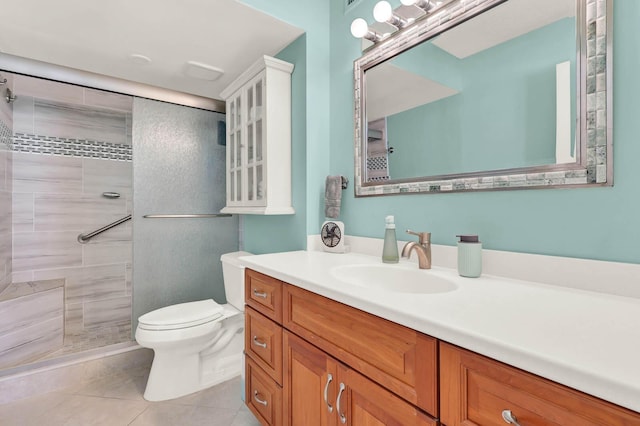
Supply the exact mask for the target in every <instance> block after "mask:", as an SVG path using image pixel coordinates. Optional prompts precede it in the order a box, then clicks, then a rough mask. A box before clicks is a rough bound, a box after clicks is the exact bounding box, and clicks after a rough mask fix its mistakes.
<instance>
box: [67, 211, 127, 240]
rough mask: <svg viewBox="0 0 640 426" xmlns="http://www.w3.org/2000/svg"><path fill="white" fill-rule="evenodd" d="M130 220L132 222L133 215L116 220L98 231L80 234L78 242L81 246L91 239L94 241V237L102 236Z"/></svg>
mask: <svg viewBox="0 0 640 426" xmlns="http://www.w3.org/2000/svg"><path fill="white" fill-rule="evenodd" d="M128 220H131V215H127V216H125V217H123V218H120V219H118V220H116V221H115V222H111V223H110V224H108V225H105V226H103V227H102V228H100V229H96V230H95V231H93V232H89V233H88V234H80V235H78V242H79V243H80V244H85V243H86V242H87V241H89V240H90V239H92V238H93V237H95V236H96V235H99V234H102V233H103V232H104V231H108V230H109V229H111V228H113V227H115V226H118V225H120V224H121V223H124V222H126V221H128Z"/></svg>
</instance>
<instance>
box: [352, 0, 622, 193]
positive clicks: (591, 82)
mask: <svg viewBox="0 0 640 426" xmlns="http://www.w3.org/2000/svg"><path fill="white" fill-rule="evenodd" d="M583 1H584V3H583V4H582V5H581V6H583V8H584V13H583V14H582V15H581V14H578V16H579V17H580V16H582V17H583V18H584V21H583V22H582V23H579V25H580V26H583V28H582V29H581V30H580V31H582V33H583V37H584V39H585V40H586V43H585V46H584V47H583V49H584V53H585V56H586V63H585V64H584V66H585V68H586V69H585V74H586V117H587V118H586V121H587V122H586V125H585V128H586V134H585V135H583V136H582V137H583V138H585V139H586V143H585V145H586V146H585V145H583V146H584V152H583V155H584V158H583V161H582V166H583V167H582V168H577V169H576V168H575V167H574V168H568V167H567V169H560V170H558V169H557V168H556V169H554V170H551V171H546V170H539V171H536V172H533V173H526V174H511V175H510V174H505V175H496V176H491V177H473V178H465V177H460V178H452V179H442V180H433V181H428V180H425V181H420V182H408V183H393V182H391V183H385V184H378V185H376V184H372V183H370V184H368V185H367V186H364V185H363V181H362V178H363V173H365V170H363V166H362V164H361V163H360V160H359V159H360V158H362V155H364V153H363V152H362V142H361V137H362V131H361V123H360V121H361V120H360V118H361V116H362V113H363V111H361V105H362V101H363V97H362V96H363V94H362V93H360V90H358V88H359V87H360V79H361V78H362V75H363V72H362V69H363V68H365V67H366V66H367V65H368V64H371V63H376V62H377V61H379V60H380V59H381V58H383V57H387V56H388V55H389V54H391V53H393V52H398V51H400V50H402V49H404V48H405V47H406V46H409V45H411V44H413V43H415V41H416V40H418V39H421V40H424V39H426V38H429V37H430V34H433V33H434V31H436V30H437V28H438V27H439V26H441V25H447V24H449V23H450V21H452V20H454V19H457V18H459V17H461V16H464V15H468V16H473V15H475V14H476V13H481V12H482V11H483V10H484V9H486V8H488V7H491V6H492V5H493V4H495V3H496V0H460V1H458V2H453V3H452V4H451V5H450V6H448V7H445V8H444V9H443V10H442V11H440V12H436V13H434V14H433V15H431V16H429V17H427V18H426V19H424V20H423V21H421V22H419V23H417V24H416V28H414V30H413V31H404V32H402V33H399V34H398V35H397V36H395V37H394V38H393V39H390V40H389V41H388V42H385V43H384V44H381V45H380V46H378V47H374V48H372V49H371V50H369V51H367V52H365V53H364V54H363V55H362V57H361V58H360V59H357V60H356V61H355V62H354V83H355V87H356V90H355V91H354V101H355V102H354V104H355V108H354V118H355V139H354V142H355V172H354V175H355V181H356V182H355V186H356V188H355V190H356V196H359V197H362V196H375V195H384V194H401V193H419V192H422V193H441V192H456V191H470V190H471V191H473V190H497V189H503V190H504V189H525V188H541V187H554V186H563V185H564V186H566V185H585V184H612V182H609V181H608V177H609V175H612V174H611V170H610V169H609V166H608V164H609V161H610V158H609V156H610V155H611V150H610V147H611V141H610V140H609V137H610V129H609V126H610V122H609V119H610V114H611V112H610V110H609V107H610V104H609V102H611V100H610V94H608V93H607V89H609V90H612V87H611V85H610V79H611V76H610V75H609V74H608V71H609V69H608V68H609V66H610V61H611V58H610V57H608V56H607V48H608V46H609V45H610V39H609V37H610V33H611V30H612V29H611V28H608V27H607V20H608V19H610V16H608V14H609V13H611V8H610V2H611V0H583ZM608 95H609V98H608V97H607V96H608ZM371 182H376V180H373V179H372V180H371Z"/></svg>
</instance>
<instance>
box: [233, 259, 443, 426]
mask: <svg viewBox="0 0 640 426" xmlns="http://www.w3.org/2000/svg"><path fill="white" fill-rule="evenodd" d="M245 286H246V287H245V301H246V309H245V354H246V381H247V382H246V386H245V392H246V394H245V398H246V399H245V400H246V404H247V406H248V407H249V409H250V410H251V411H252V412H253V413H254V414H255V415H256V417H257V418H258V419H259V420H260V422H261V423H262V424H264V425H277V426H280V425H283V424H284V425H289V426H312V425H336V426H337V425H343V424H346V425H354V426H361V425H362V426H364V425H367V426H369V425H402V426H424V425H437V424H438V423H437V420H436V418H437V414H438V399H437V361H438V358H437V341H436V340H435V339H433V338H431V337H429V336H425V335H422V334H420V333H418V332H416V331H414V330H411V329H408V328H406V327H403V326H400V325H398V324H395V323H392V322H390V321H387V320H384V319H382V318H379V317H376V316H374V315H371V314H368V313H365V312H362V311H360V310H358V309H355V308H352V307H349V306H347V305H344V304H341V303H338V302H335V301H332V300H330V299H327V298H325V297H323V296H319V295H317V294H315V293H311V292H308V291H306V290H303V289H300V288H298V287H295V286H293V285H289V284H286V283H284V282H281V281H279V280H277V279H274V278H272V277H269V276H267V275H264V274H261V273H258V272H256V271H253V270H250V269H246V271H245ZM278 345H280V348H279V350H278V348H277V346H278ZM341 387H342V390H341ZM338 405H339V407H338Z"/></svg>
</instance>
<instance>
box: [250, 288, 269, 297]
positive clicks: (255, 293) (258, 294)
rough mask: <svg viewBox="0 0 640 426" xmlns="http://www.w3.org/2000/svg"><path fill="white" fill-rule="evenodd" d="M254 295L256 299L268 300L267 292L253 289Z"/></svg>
mask: <svg viewBox="0 0 640 426" xmlns="http://www.w3.org/2000/svg"><path fill="white" fill-rule="evenodd" d="M253 295H254V296H255V297H261V298H262V299H266V298H267V292H266V291H258V290H257V289H255V288H254V289H253Z"/></svg>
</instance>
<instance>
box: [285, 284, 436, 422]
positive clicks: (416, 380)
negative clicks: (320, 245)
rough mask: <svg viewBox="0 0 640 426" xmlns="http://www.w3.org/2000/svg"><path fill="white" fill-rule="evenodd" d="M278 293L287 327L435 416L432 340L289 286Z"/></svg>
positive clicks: (433, 344)
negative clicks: (281, 300)
mask: <svg viewBox="0 0 640 426" xmlns="http://www.w3.org/2000/svg"><path fill="white" fill-rule="evenodd" d="M283 293H284V301H283V304H284V314H283V315H284V318H283V324H284V326H285V327H286V328H287V329H289V330H291V331H292V332H294V333H296V334H298V335H299V336H301V337H303V338H304V339H306V340H307V341H309V342H311V343H312V344H314V345H315V346H317V347H319V348H320V349H322V350H324V351H325V352H327V353H328V354H330V355H332V356H333V357H335V358H337V359H338V360H340V361H342V362H344V363H345V364H347V365H349V366H351V367H352V368H354V369H355V370H357V371H359V372H360V373H362V374H363V375H365V376H367V377H369V378H371V379H372V380H374V381H375V382H377V383H379V384H381V385H382V386H384V387H385V388H387V389H389V390H390V391H392V392H393V393H395V394H397V395H399V396H400V397H401V398H404V399H405V400H407V401H409V402H411V403H412V404H414V405H417V406H418V407H420V408H422V409H423V410H425V411H426V412H428V413H429V414H431V415H432V416H434V417H437V416H438V404H437V370H436V369H437V342H436V340H435V339H434V338H432V337H429V336H425V335H423V334H420V333H418V332H416V331H414V330H411V329H409V328H407V327H403V326H401V325H398V324H395V323H393V322H390V321H387V320H385V319H382V318H379V317H376V316H374V315H371V314H368V313H366V312H362V311H360V310H358V309H355V308H352V307H349V306H346V305H343V304H342V303H338V302H335V301H333V300H330V299H327V298H325V297H322V296H319V295H317V294H314V293H311V292H308V291H306V290H302V289H300V288H298V287H295V286H292V285H285V286H284V291H283Z"/></svg>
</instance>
